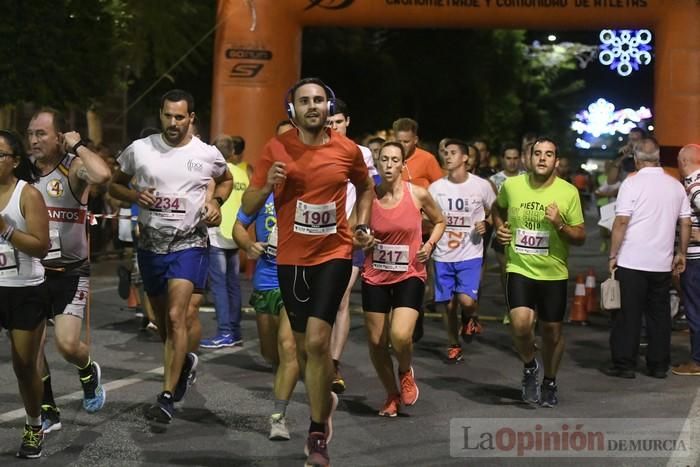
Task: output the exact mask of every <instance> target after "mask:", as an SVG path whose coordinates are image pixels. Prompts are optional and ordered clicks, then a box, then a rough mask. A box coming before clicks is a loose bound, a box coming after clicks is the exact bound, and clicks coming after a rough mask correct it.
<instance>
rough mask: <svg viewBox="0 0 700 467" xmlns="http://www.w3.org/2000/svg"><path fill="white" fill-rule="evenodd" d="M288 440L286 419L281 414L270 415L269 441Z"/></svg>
mask: <svg viewBox="0 0 700 467" xmlns="http://www.w3.org/2000/svg"><path fill="white" fill-rule="evenodd" d="M289 438H290V436H289V430H288V429H287V419H286V418H285V417H284V415H282V414H281V413H276V414H273V415H270V436H269V439H270V440H271V441H288V440H289Z"/></svg>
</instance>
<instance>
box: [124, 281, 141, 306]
mask: <svg viewBox="0 0 700 467" xmlns="http://www.w3.org/2000/svg"><path fill="white" fill-rule="evenodd" d="M140 304H141V300H139V294H138V292H137V291H136V287H134V286H133V285H132V286H131V287H129V298H127V299H126V306H127V307H128V308H138V307H139V305H140Z"/></svg>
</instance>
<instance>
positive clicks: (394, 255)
mask: <svg viewBox="0 0 700 467" xmlns="http://www.w3.org/2000/svg"><path fill="white" fill-rule="evenodd" d="M372 266H373V267H374V269H381V270H382V271H397V272H404V271H408V245H384V244H381V243H380V244H378V245H375V247H374V249H373V250H372Z"/></svg>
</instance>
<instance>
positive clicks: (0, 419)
mask: <svg viewBox="0 0 700 467" xmlns="http://www.w3.org/2000/svg"><path fill="white" fill-rule="evenodd" d="M256 340H257V339H254V340H253V341H250V342H255V341H256ZM243 348H244V347H224V348H221V349H216V350H212V351H207V352H206V353H201V354H198V355H197V356H198V357H199V360H200V361H204V362H206V361H209V360H213V359H215V358H217V357H220V356H222V355H230V354H234V353H236V352H240V351H241V350H243ZM162 375H163V367H162V366H161V367H158V368H153V369H152V370H148V371H144V372H142V373H136V374H134V375H132V376H128V377H126V378H122V379H117V380H114V381H110V382H109V383H105V384H104V385H103V386H104V388H105V389H106V390H107V392H110V391H116V390H117V389H121V388H124V387H127V386H131V385H132V384H138V383H143V382H144V381H146V380H149V379H151V378H152V377H153V376H162ZM82 398H83V391H82V390H81V391H75V392H72V393H70V394H66V395H65V396H61V397H57V398H56V402H57V403H60V402H68V401H76V400H82ZM108 403H109V402H108ZM25 414H26V413H25V411H24V408H21V409H17V410H12V411H10V412H5V413H3V414H0V423H5V422H10V421H12V420H17V419H18V418H22V417H24V416H25Z"/></svg>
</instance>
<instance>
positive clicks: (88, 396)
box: [80, 362, 107, 413]
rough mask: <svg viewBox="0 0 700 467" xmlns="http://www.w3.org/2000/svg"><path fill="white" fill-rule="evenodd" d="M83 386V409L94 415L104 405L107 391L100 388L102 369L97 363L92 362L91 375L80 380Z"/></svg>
mask: <svg viewBox="0 0 700 467" xmlns="http://www.w3.org/2000/svg"><path fill="white" fill-rule="evenodd" d="M80 384H82V386H83V409H85V411H86V412H88V413H95V412H97V411H98V410H100V409H101V408H102V407H104V405H105V400H106V399H107V391H106V390H105V388H104V387H103V386H102V369H101V368H100V365H98V364H97V362H92V374H91V375H90V376H85V377H82V378H80Z"/></svg>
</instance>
